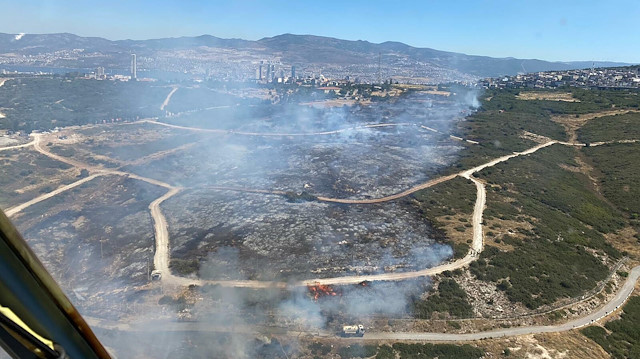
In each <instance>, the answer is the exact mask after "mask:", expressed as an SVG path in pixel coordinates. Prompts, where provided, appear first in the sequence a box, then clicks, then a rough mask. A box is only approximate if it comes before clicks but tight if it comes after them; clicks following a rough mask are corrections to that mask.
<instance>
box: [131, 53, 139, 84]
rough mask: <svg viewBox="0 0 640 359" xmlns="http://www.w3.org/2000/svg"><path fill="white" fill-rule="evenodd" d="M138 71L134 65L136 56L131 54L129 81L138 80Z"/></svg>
mask: <svg viewBox="0 0 640 359" xmlns="http://www.w3.org/2000/svg"><path fill="white" fill-rule="evenodd" d="M137 72H138V69H137V64H136V54H131V79H132V80H135V79H137V78H138V73H137Z"/></svg>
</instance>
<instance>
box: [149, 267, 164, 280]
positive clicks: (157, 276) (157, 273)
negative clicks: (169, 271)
mask: <svg viewBox="0 0 640 359" xmlns="http://www.w3.org/2000/svg"><path fill="white" fill-rule="evenodd" d="M160 279H162V272H161V271H159V270H158V269H156V270H154V271H153V272H151V280H160Z"/></svg>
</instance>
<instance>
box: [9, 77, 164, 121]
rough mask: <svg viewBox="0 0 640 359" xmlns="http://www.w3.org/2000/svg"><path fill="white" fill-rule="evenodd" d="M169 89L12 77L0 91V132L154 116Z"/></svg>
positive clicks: (150, 86) (142, 85)
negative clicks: (1, 130)
mask: <svg viewBox="0 0 640 359" xmlns="http://www.w3.org/2000/svg"><path fill="white" fill-rule="evenodd" d="M170 90H171V89H170V88H168V87H157V86H153V85H151V84H149V83H144V82H120V81H97V80H79V79H73V80H67V79H65V78H64V77H50V78H18V79H13V80H9V81H7V82H6V83H5V84H4V86H2V87H0V108H2V112H3V113H4V114H5V116H6V117H5V118H0V129H9V130H14V131H17V130H22V131H26V132H31V130H49V129H52V128H54V127H64V126H71V125H81V124H87V123H95V122H102V121H111V119H114V118H121V119H123V120H135V119H136V118H137V117H140V118H142V117H151V116H158V115H159V113H160V112H161V111H160V109H159V108H160V104H162V101H163V100H164V98H165V97H166V96H167V94H168V93H169V91H170Z"/></svg>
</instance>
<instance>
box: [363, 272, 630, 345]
mask: <svg viewBox="0 0 640 359" xmlns="http://www.w3.org/2000/svg"><path fill="white" fill-rule="evenodd" d="M638 278H640V266H637V267H635V268H633V269H632V270H631V272H630V273H629V277H628V278H627V280H626V282H625V283H624V285H623V286H622V288H621V289H620V290H619V291H618V293H617V294H616V296H615V297H614V298H613V299H612V300H611V301H609V302H608V303H607V304H605V305H604V306H603V307H602V308H600V309H599V310H597V311H595V312H592V313H590V314H588V315H586V316H584V317H580V318H577V319H574V320H572V321H569V322H566V323H563V324H558V325H545V326H530V327H515V328H506V329H498V330H492V331H486V332H476V333H468V334H446V333H410V332H395V333H380V332H378V333H367V334H365V338H366V339H372V340H381V339H385V340H424V341H468V340H478V339H484V338H501V337H510V336H517V335H525V334H538V333H553V332H564V331H568V330H572V329H576V328H580V327H584V326H586V325H589V324H593V323H595V322H597V321H599V320H600V319H602V318H604V317H606V316H607V315H609V314H611V313H613V312H614V311H616V310H617V309H618V308H620V307H621V306H622V305H623V304H624V302H625V301H626V300H627V299H628V298H629V296H630V295H631V293H633V290H634V288H635V285H636V282H637V281H638Z"/></svg>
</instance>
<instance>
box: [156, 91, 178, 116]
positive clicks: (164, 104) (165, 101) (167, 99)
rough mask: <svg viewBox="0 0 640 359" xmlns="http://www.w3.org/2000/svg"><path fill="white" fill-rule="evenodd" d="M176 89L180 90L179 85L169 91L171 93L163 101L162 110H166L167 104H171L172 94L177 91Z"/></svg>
mask: <svg viewBox="0 0 640 359" xmlns="http://www.w3.org/2000/svg"><path fill="white" fill-rule="evenodd" d="M176 91H178V87H174V88H173V89H172V90H171V92H169V94H168V95H167V98H165V99H164V102H162V105H161V106H160V111H164V108H165V107H167V105H169V101H171V96H173V94H174V93H176Z"/></svg>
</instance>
